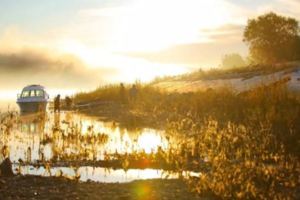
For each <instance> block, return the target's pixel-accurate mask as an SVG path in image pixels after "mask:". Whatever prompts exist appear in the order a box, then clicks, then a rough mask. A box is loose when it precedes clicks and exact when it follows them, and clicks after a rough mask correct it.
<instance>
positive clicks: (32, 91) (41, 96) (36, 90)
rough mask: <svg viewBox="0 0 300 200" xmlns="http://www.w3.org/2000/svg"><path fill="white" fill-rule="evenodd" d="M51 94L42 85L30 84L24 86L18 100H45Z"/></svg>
mask: <svg viewBox="0 0 300 200" xmlns="http://www.w3.org/2000/svg"><path fill="white" fill-rule="evenodd" d="M48 99H49V95H48V94H47V92H46V90H45V88H44V87H43V86H41V85H29V86H26V87H24V88H23V90H22V93H21V94H20V95H18V100H17V102H45V101H48Z"/></svg>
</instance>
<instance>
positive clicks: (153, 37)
mask: <svg viewBox="0 0 300 200" xmlns="http://www.w3.org/2000/svg"><path fill="white" fill-rule="evenodd" d="M299 8H300V0H51V1H50V0H0V98H1V97H3V96H9V95H8V93H7V92H8V91H12V90H19V89H21V88H22V87H23V86H24V85H26V84H31V83H40V84H43V85H45V86H46V87H48V88H50V89H52V90H57V89H64V90H70V89H72V90H74V89H77V90H78V89H80V90H85V89H87V88H90V89H92V88H94V87H96V86H97V85H100V84H104V83H110V82H120V81H125V82H132V81H134V80H136V79H139V80H142V81H148V80H151V79H152V78H154V77H155V76H162V75H172V74H178V73H184V72H188V71H191V70H195V69H198V68H200V67H203V68H208V67H216V66H218V65H219V63H220V60H221V57H222V56H223V55H224V54H226V53H236V52H237V53H240V54H242V55H244V56H246V55H247V47H246V46H245V45H244V44H243V42H242V34H243V29H244V26H245V24H246V23H247V19H248V18H251V17H255V16H258V15H260V14H263V13H266V12H269V11H274V12H277V13H279V14H284V15H288V16H292V17H295V18H297V19H298V20H299V19H300V9H299ZM11 94H14V92H11Z"/></svg>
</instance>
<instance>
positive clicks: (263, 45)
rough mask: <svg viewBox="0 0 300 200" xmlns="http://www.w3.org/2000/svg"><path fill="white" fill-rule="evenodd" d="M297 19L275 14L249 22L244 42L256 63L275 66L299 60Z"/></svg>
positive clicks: (299, 48)
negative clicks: (279, 63) (275, 64)
mask: <svg viewBox="0 0 300 200" xmlns="http://www.w3.org/2000/svg"><path fill="white" fill-rule="evenodd" d="M299 38H300V37H299V26H298V21H297V20H296V19H293V18H290V17H284V16H280V15H277V14H275V13H273V12H271V13H268V14H265V15H261V16H259V17H258V18H256V19H250V20H248V24H247V26H246V28H245V30H244V42H246V43H247V44H248V45H249V48H250V49H249V51H250V58H251V60H253V61H254V62H256V63H263V64H273V63H278V62H287V61H294V60H297V59H299V53H300V52H299V50H300V47H299V45H300V42H299V41H300V39H299Z"/></svg>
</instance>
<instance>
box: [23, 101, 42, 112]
mask: <svg viewBox="0 0 300 200" xmlns="http://www.w3.org/2000/svg"><path fill="white" fill-rule="evenodd" d="M18 105H19V107H20V113H21V114H30V113H45V112H46V108H47V102H18Z"/></svg>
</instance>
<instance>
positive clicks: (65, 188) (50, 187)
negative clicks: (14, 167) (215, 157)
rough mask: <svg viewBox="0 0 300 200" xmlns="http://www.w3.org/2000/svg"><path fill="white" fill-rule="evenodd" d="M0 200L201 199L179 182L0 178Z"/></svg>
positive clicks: (32, 177)
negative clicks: (99, 181)
mask: <svg viewBox="0 0 300 200" xmlns="http://www.w3.org/2000/svg"><path fill="white" fill-rule="evenodd" d="M0 199H3V200H6V199H89V200H90V199H109V200H113V199H122V200H126V199H128V200H130V199H136V200H139V199H141V200H147V199H149V200H152V199H153V200H154V199H155V200H158V199H164V200H167V199H172V200H173V199H187V200H190V199H201V198H200V197H199V196H197V195H196V194H195V193H192V192H191V191H190V190H189V188H188V187H187V185H186V184H185V183H184V182H183V181H181V180H178V179H176V180H159V179H152V180H144V181H134V182H131V183H122V184H120V183H94V182H86V183H80V182H76V181H72V180H68V179H66V178H54V177H37V176H14V177H8V178H4V177H0Z"/></svg>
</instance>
